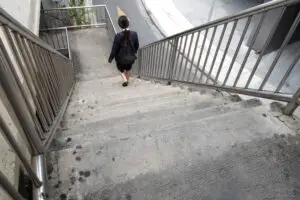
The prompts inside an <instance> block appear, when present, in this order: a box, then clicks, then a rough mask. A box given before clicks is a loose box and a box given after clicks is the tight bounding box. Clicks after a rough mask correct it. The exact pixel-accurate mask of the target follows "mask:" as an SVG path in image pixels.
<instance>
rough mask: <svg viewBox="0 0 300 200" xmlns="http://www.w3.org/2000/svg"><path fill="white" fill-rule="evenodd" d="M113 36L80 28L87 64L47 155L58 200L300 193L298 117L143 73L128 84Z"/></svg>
mask: <svg viewBox="0 0 300 200" xmlns="http://www.w3.org/2000/svg"><path fill="white" fill-rule="evenodd" d="M91 36H98V39H96V40H93V42H88V41H89V39H90V38H91ZM105 39H107V35H106V34H105V30H104V29H85V30H77V31H74V32H72V34H71V41H73V43H74V44H73V45H72V49H73V51H74V52H76V56H77V62H76V65H79V64H81V65H82V66H81V68H80V69H79V70H80V75H79V76H78V80H79V81H78V83H77V86H76V89H75V91H74V94H73V97H72V99H71V100H70V105H69V107H68V111H67V113H66V115H65V119H64V122H63V123H62V124H61V126H62V127H61V130H60V131H58V133H57V137H56V139H55V140H54V142H53V144H52V146H51V151H50V152H49V155H48V159H49V161H51V162H52V168H51V169H52V170H51V171H49V174H48V178H49V184H50V185H49V186H50V188H49V189H50V193H49V194H50V197H51V199H73V200H77V199H78V200H94V199H95V200H96V199H97V200H108V199H111V200H114V199H118V200H121V199H124V200H125V199H126V200H129V199H132V200H142V199H151V200H157V199H160V200H170V199H195V200H196V199H197V200H198V199H207V200H208V199H228V200H229V199H230V200H240V199H246V200H252V199H264V200H267V199H274V200H279V199H282V200H283V199H284V200H286V199H289V200H296V199H299V198H300V196H299V195H300V192H299V191H300V175H299V167H300V161H299V159H298V158H299V155H300V148H299V145H298V144H299V142H300V138H299V135H297V134H296V132H295V131H297V128H293V127H291V128H292V129H291V128H288V127H287V126H286V125H284V123H283V122H285V121H291V122H292V123H294V124H297V123H298V122H297V123H296V120H295V119H292V118H287V119H284V118H282V117H281V115H280V114H277V115H273V114H272V113H273V112H275V111H274V110H273V108H272V107H271V108H272V109H271V111H272V112H270V108H268V107H267V106H266V105H262V104H261V102H260V101H259V100H255V99H254V100H249V101H241V102H236V101H235V102H233V101H232V99H231V98H229V97H227V96H226V97H222V95H221V94H216V93H215V92H214V91H210V90H204V89H202V90H200V91H194V92H192V91H191V90H190V89H188V88H180V87H171V86H166V85H162V84H158V83H154V82H152V81H145V80H137V79H134V78H133V79H132V80H131V83H130V85H129V87H127V88H123V87H122V86H121V78H120V77H119V75H118V73H117V72H116V71H115V66H114V65H113V64H107V62H106V60H107V52H108V51H109V46H108V45H106V44H107V41H105ZM77 48H79V49H77ZM100 52H101V54H100ZM92 71H94V74H92ZM102 71H103V72H104V73H102ZM275 116H276V117H275ZM278 118H279V119H281V120H278ZM74 119H76V120H74Z"/></svg>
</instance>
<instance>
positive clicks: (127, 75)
mask: <svg viewBox="0 0 300 200" xmlns="http://www.w3.org/2000/svg"><path fill="white" fill-rule="evenodd" d="M125 76H126V79H127V81H129V78H130V71H126V72H125Z"/></svg>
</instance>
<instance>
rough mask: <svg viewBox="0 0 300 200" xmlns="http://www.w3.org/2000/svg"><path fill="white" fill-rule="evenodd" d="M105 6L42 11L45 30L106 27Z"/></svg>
mask: <svg viewBox="0 0 300 200" xmlns="http://www.w3.org/2000/svg"><path fill="white" fill-rule="evenodd" d="M106 13H107V9H106V6H105V5H94V6H78V7H65V8H53V9H47V10H42V11H41V20H42V23H43V24H44V25H43V27H45V29H49V28H65V27H68V28H79V27H103V26H105V25H106V20H107V19H106V17H107V16H106Z"/></svg>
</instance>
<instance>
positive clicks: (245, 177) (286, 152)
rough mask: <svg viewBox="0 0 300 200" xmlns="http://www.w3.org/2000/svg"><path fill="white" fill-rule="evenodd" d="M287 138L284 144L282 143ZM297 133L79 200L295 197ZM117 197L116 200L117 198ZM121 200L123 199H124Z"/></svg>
mask: <svg viewBox="0 0 300 200" xmlns="http://www.w3.org/2000/svg"><path fill="white" fill-rule="evenodd" d="M287 137H288V138H289V141H291V142H289V144H287V143H286V141H285V140H286V139H287ZM299 143H300V135H288V136H286V137H284V138H283V137H280V136H279V135H274V137H272V138H267V139H264V140H257V141H251V142H245V143H239V144H236V147H235V148H231V149H229V150H228V151H226V152H224V153H223V154H222V155H220V156H218V157H214V158H211V159H209V160H207V161H204V160H202V159H200V158H199V159H196V160H195V161H193V165H191V166H189V167H185V166H186V165H185V163H184V162H183V163H177V165H176V167H175V168H174V167H171V168H169V169H166V170H162V171H159V172H158V173H150V172H149V173H146V174H141V175H138V176H137V177H135V178H134V179H132V180H128V181H126V182H124V183H118V184H116V185H114V186H112V187H110V188H109V189H97V191H94V192H90V193H89V194H88V195H87V196H86V197H85V200H96V199H117V197H120V196H121V197H122V196H123V198H124V195H126V194H130V197H131V198H132V199H145V197H147V198H146V199H149V200H157V199H230V200H240V199H273V200H281V199H282V197H284V199H288V200H294V199H295V200H296V199H300V159H299V155H300V146H299V145H298V144H299ZM121 199H122V198H121ZM125 199H126V196H125Z"/></svg>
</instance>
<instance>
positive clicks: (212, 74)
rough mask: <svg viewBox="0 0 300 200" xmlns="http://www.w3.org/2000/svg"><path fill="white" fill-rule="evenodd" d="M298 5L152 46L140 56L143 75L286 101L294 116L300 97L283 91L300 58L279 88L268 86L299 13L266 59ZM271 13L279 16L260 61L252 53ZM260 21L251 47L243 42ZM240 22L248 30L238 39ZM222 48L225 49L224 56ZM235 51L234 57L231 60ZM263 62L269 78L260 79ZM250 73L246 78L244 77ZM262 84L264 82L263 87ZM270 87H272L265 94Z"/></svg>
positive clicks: (296, 0)
mask: <svg viewBox="0 0 300 200" xmlns="http://www.w3.org/2000/svg"><path fill="white" fill-rule="evenodd" d="M296 4H300V0H278V1H272V2H269V3H265V4H262V5H259V6H256V7H253V8H250V9H247V10H244V11H242V12H240V13H237V14H234V15H231V16H228V17H223V18H221V19H217V20H214V21H211V22H209V23H206V24H204V25H201V26H198V27H195V28H192V29H190V30H186V31H183V32H180V33H177V34H175V35H172V36H170V37H166V38H164V39H161V40H159V41H156V42H153V43H151V44H148V45H146V46H144V47H142V48H141V49H140V50H139V52H138V53H139V57H138V62H137V63H138V66H137V67H138V76H139V77H150V78H154V79H159V80H165V81H167V82H168V83H169V84H171V82H174V81H175V82H180V83H184V84H192V85H198V86H204V87H210V88H214V89H217V90H223V91H227V92H234V93H238V94H245V95H250V96H256V97H261V98H267V99H273V100H278V101H283V102H287V103H289V104H293V105H292V106H291V105H289V106H287V107H289V109H285V111H284V113H285V114H289V115H291V114H292V113H293V111H294V109H291V107H293V108H295V106H296V107H297V106H298V103H297V102H299V101H298V100H295V99H297V98H299V97H298V96H299V92H298V93H295V94H294V93H293V92H294V91H293V92H286V91H282V92H281V90H282V88H283V86H284V84H285V83H286V82H287V80H288V78H289V77H290V75H291V74H292V71H293V69H294V68H295V66H296V65H297V63H298V62H299V60H300V53H299V55H298V54H297V55H296V56H295V57H293V58H292V60H291V63H288V65H289V66H288V69H287V70H286V72H285V74H283V77H282V78H281V79H280V80H279V84H278V85H276V86H275V88H273V87H274V86H273V85H270V84H269V79H270V77H271V75H272V73H273V72H274V69H275V67H276V66H277V64H278V61H279V59H280V58H281V56H282V53H283V52H284V50H285V48H287V45H288V44H289V42H290V40H291V39H292V36H293V34H294V33H295V31H296V28H297V26H298V25H299V24H300V12H298V14H297V13H296V15H297V16H296V18H295V19H294V20H293V21H292V24H291V27H290V28H289V30H288V32H287V34H286V36H285V38H284V40H283V42H282V44H281V46H280V48H279V50H277V51H275V52H274V54H275V55H274V58H273V60H272V62H271V63H266V62H265V60H266V59H263V58H264V57H263V56H264V55H265V53H266V51H267V49H268V46H269V45H270V43H271V41H272V38H273V36H274V35H275V32H276V30H277V28H278V26H279V24H280V22H281V20H282V18H283V16H284V13H285V12H286V11H287V10H288V9H289V8H290V7H291V6H293V5H296ZM270 11H276V12H278V13H277V16H276V18H275V19H274V23H273V24H271V29H270V30H268V31H269V33H268V35H267V38H266V40H265V43H264V44H263V47H262V50H261V52H260V55H258V56H255V55H254V52H253V51H252V49H253V47H254V44H255V41H256V39H257V37H258V35H259V33H260V30H261V29H262V26H263V23H264V22H265V19H266V18H267V16H268V14H269V12H270ZM255 17H257V18H256V19H257V20H258V22H257V26H255V27H254V28H253V30H252V31H253V32H252V35H251V38H250V39H249V43H248V45H247V47H246V45H244V41H245V38H247V37H248V36H246V35H247V32H248V31H249V27H250V24H251V23H253V22H254V20H253V19H254V18H255ZM243 20H246V22H245V21H243ZM241 23H243V26H244V28H243V30H242V34H241V35H238V33H236V32H237V31H236V30H237V26H238V25H240V24H241ZM226 33H227V34H226ZM225 38H226V39H225ZM221 46H223V47H224V48H225V49H224V51H223V50H222V49H221ZM229 50H231V52H229ZM241 50H244V51H245V53H244V54H243V55H239V54H240V52H241ZM232 52H233V57H231V56H232V55H230V53H232ZM238 56H242V57H241V58H242V61H239V62H237V59H238V58H239V57H238ZM250 57H251V58H252V61H253V60H254V59H256V61H255V60H254V61H255V62H254V63H253V65H252V62H249V58H250ZM269 57H270V56H269ZM262 63H263V64H264V65H266V66H265V67H269V68H268V69H267V73H266V74H265V75H259V74H258V68H259V66H260V64H262ZM245 70H247V73H244V72H245ZM248 73H249V75H248ZM261 76H262V77H261ZM260 79H262V80H261V81H260V82H259V80H260ZM244 81H245V83H244ZM231 82H232V83H231ZM252 83H253V84H252ZM251 84H252V85H251ZM267 84H268V85H267ZM253 85H254V86H253ZM257 85H258V86H257ZM266 86H268V87H269V88H268V89H266ZM270 86H271V87H270ZM296 87H297V86H296ZM270 88H271V89H270ZM294 89H295V90H297V89H298V88H294ZM294 89H293V90H294ZM295 102H296V103H295ZM287 110H289V111H287Z"/></svg>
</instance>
